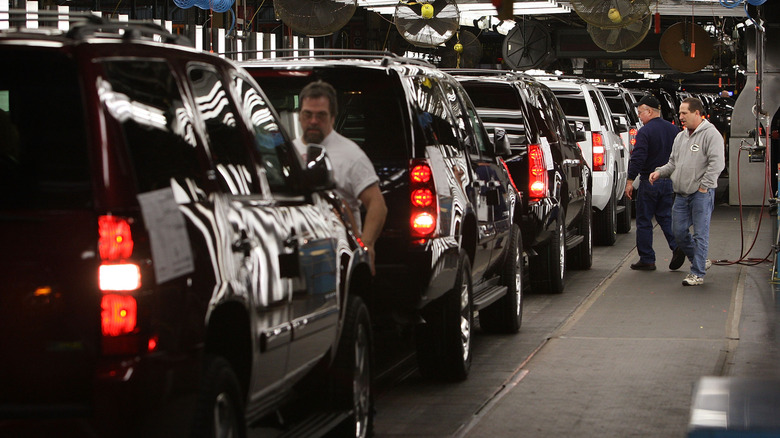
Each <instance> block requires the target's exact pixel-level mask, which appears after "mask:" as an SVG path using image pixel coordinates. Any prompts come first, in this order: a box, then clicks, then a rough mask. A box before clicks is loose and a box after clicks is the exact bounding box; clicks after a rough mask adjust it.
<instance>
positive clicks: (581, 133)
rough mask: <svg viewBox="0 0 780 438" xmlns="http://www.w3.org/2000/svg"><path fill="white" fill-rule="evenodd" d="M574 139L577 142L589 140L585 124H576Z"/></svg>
mask: <svg viewBox="0 0 780 438" xmlns="http://www.w3.org/2000/svg"><path fill="white" fill-rule="evenodd" d="M574 139H575V140H577V141H585V140H586V139H587V136H586V135H585V124H584V123H582V122H574Z"/></svg>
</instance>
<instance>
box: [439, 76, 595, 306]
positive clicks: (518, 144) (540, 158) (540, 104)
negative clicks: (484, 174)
mask: <svg viewBox="0 0 780 438" xmlns="http://www.w3.org/2000/svg"><path fill="white" fill-rule="evenodd" d="M450 73H451V74H453V75H455V77H456V79H458V80H459V81H460V83H461V84H462V85H463V87H464V88H465V89H466V91H467V92H468V93H469V96H470V97H471V100H472V102H474V105H475V106H476V107H477V112H478V113H479V115H480V117H481V118H482V121H483V122H484V123H485V126H487V127H488V130H489V131H490V130H492V129H495V128H503V129H504V130H505V131H506V134H507V137H508V138H509V142H510V146H511V151H512V155H511V156H509V157H507V158H505V160H506V164H507V167H508V168H509V172H510V174H511V175H512V179H513V180H514V182H515V185H516V186H517V188H518V190H520V191H521V192H522V193H523V197H522V202H521V203H520V205H521V212H522V222H521V227H520V228H521V230H522V233H523V244H524V247H525V250H526V252H527V253H528V254H530V255H531V257H529V265H530V267H531V269H530V272H529V273H530V276H531V281H532V284H533V285H534V286H535V287H539V288H541V289H545V290H548V291H550V292H556V293H558V292H562V291H563V288H564V284H565V279H566V266H567V262H569V263H568V265H569V266H571V267H576V268H581V269H588V268H590V266H591V263H592V255H593V241H592V233H591V221H590V219H591V207H590V205H591V201H590V190H589V184H590V169H589V168H588V165H587V163H586V161H585V159H584V158H583V157H582V151H581V150H580V148H579V147H578V146H577V141H576V135H575V133H574V131H573V130H572V129H571V126H570V125H569V122H568V120H567V119H566V116H565V115H564V114H563V110H561V107H560V105H559V104H558V100H557V99H556V97H555V95H554V94H553V93H552V91H550V89H549V88H548V87H547V86H545V85H543V84H541V83H540V82H539V81H537V80H535V79H534V78H532V77H530V76H527V75H523V74H519V73H511V72H501V71H495V70H450ZM582 135H583V136H584V132H583V134H582ZM567 250H570V252H571V253H572V254H571V255H572V256H573V258H572V259H571V260H567V258H566V253H567Z"/></svg>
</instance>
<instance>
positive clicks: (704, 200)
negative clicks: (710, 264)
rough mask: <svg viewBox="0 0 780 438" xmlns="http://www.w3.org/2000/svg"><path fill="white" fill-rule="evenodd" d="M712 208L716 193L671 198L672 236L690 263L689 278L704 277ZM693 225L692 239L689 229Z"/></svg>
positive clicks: (699, 193) (697, 193)
mask: <svg viewBox="0 0 780 438" xmlns="http://www.w3.org/2000/svg"><path fill="white" fill-rule="evenodd" d="M713 208H715V189H709V190H707V193H702V192H700V191H698V190H697V191H695V192H693V193H692V194H690V195H680V194H679V193H678V194H677V196H675V198H674V207H673V208H672V232H673V233H674V238H675V240H676V241H677V245H678V246H679V247H680V248H682V250H683V251H685V256H686V257H688V260H690V261H691V274H693V275H696V276H698V277H704V274H705V272H706V271H705V266H704V263H705V260H706V259H707V251H708V250H709V246H710V219H711V218H712V210H713ZM691 225H693V235H691V234H690V232H689V230H688V229H689V228H690V227H691Z"/></svg>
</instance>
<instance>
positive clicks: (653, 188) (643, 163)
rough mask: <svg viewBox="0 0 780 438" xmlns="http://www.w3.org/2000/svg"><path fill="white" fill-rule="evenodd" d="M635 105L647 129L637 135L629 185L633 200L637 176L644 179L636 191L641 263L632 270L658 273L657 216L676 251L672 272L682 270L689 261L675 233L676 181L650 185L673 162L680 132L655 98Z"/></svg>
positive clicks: (649, 96)
mask: <svg viewBox="0 0 780 438" xmlns="http://www.w3.org/2000/svg"><path fill="white" fill-rule="evenodd" d="M634 106H636V107H637V112H638V114H639V119H640V120H641V121H642V123H643V124H644V126H642V128H640V129H639V132H637V135H636V144H635V145H634V150H633V151H632V152H631V160H630V161H629V163H628V181H627V182H626V196H628V197H629V198H631V199H633V191H634V186H633V182H634V179H635V178H636V177H637V175H639V176H640V177H641V178H640V181H641V184H640V185H639V188H638V189H637V190H636V192H637V193H636V249H637V252H638V253H639V261H638V262H636V263H634V264H632V265H631V269H635V270H640V271H654V270H655V251H653V222H652V219H653V216H655V220H656V222H658V225H660V226H661V230H663V232H664V236H665V237H666V241H667V243H668V244H669V249H671V250H672V260H671V262H670V263H669V269H672V270H674V269H678V268H679V267H680V266H682V264H683V262H684V261H685V253H684V252H683V251H682V250H681V249H678V248H677V243H676V242H675V240H674V235H673V234H672V204H673V203H674V191H673V190H672V181H671V180H670V179H669V178H661V179H659V180H657V181H655V184H648V178H649V175H650V173H651V172H653V171H654V170H655V169H656V168H657V167H661V166H663V165H664V164H666V162H667V161H669V154H670V153H671V152H672V144H673V143H674V138H675V137H676V136H677V134H678V133H679V132H680V130H679V129H677V127H676V126H674V125H673V124H671V123H669V122H668V121H666V120H664V118H663V117H661V103H660V102H659V101H658V99H656V98H655V97H653V96H651V95H649V94H648V95H645V96H644V97H642V99H640V100H639V102H637V103H635V104H634Z"/></svg>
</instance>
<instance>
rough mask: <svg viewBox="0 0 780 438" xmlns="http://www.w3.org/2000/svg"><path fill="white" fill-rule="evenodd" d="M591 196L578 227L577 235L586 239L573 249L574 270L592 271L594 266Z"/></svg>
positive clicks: (586, 200) (586, 201)
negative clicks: (591, 268)
mask: <svg viewBox="0 0 780 438" xmlns="http://www.w3.org/2000/svg"><path fill="white" fill-rule="evenodd" d="M591 202H592V201H591V194H590V193H588V194H587V196H586V197H585V207H584V208H583V209H582V214H581V215H580V223H579V225H578V226H577V233H578V234H579V235H581V236H583V237H584V239H583V241H582V242H581V243H580V244H579V245H577V246H576V247H574V248H572V251H571V259H570V261H571V267H572V268H574V269H590V267H591V266H593V226H592V225H593V222H592V220H591V219H592V218H591V215H592V214H593V211H592V209H591Z"/></svg>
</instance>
